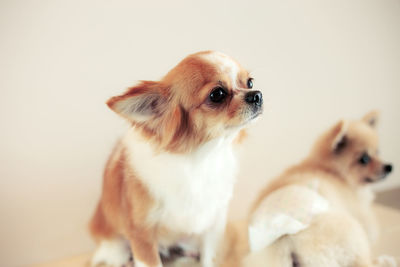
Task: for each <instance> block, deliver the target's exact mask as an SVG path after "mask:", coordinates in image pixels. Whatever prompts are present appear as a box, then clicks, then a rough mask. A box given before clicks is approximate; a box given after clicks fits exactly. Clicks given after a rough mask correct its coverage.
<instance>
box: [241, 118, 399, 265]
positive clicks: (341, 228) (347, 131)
mask: <svg viewBox="0 0 400 267" xmlns="http://www.w3.org/2000/svg"><path fill="white" fill-rule="evenodd" d="M377 122H378V114H377V112H371V113H368V114H367V115H365V116H364V117H363V118H362V119H361V120H356V121H346V120H343V121H340V122H338V123H337V124H336V125H335V126H334V127H332V128H331V129H329V130H328V131H327V132H326V133H325V134H323V135H322V136H321V137H320V138H319V139H318V141H317V142H316V144H315V146H314V148H313V149H312V151H311V153H310V155H309V156H308V157H307V158H306V159H305V160H304V161H303V162H302V163H300V164H298V165H296V166H294V167H292V168H290V169H289V170H287V171H286V172H284V173H283V175H281V176H280V177H278V178H277V179H275V180H274V181H273V182H272V183H270V185H269V186H267V187H266V188H265V189H264V190H263V191H262V192H261V194H260V196H259V197H258V199H257V201H256V202H255V205H254V207H253V210H252V212H251V216H250V220H249V237H248V238H249V241H250V250H251V251H252V252H251V253H250V254H249V255H247V256H246V257H245V260H244V262H243V265H242V266H252V267H253V266H276V267H299V266H302V267H321V266H327V267H331V266H332V267H333V266H352V267H368V266H396V263H395V261H394V259H392V258H390V257H380V258H378V259H376V260H374V259H372V254H371V251H370V244H371V241H373V240H374V239H376V237H377V224H376V221H375V218H374V216H373V213H372V210H371V202H372V201H373V193H372V191H371V189H370V187H369V186H368V185H370V184H371V183H373V182H376V181H379V180H382V179H383V178H385V177H386V176H387V175H388V174H389V173H390V172H391V171H392V169H393V167H392V165H390V164H387V163H383V162H382V161H381V160H380V159H379V156H378V137H377V133H376V125H377ZM263 218H264V219H265V218H267V219H266V220H264V219H263ZM271 227H272V228H273V227H276V228H273V229H272V230H273V231H271V230H270V228H271ZM267 239H268V240H267ZM266 240H267V241H266ZM262 242H264V243H262ZM242 254H243V252H242Z"/></svg>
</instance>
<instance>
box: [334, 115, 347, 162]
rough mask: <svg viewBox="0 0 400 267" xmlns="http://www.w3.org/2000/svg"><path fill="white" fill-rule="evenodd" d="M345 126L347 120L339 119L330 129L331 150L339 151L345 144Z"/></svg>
mask: <svg viewBox="0 0 400 267" xmlns="http://www.w3.org/2000/svg"><path fill="white" fill-rule="evenodd" d="M347 128H348V122H347V121H345V120H341V121H339V122H338V123H337V124H336V125H335V126H334V127H333V129H332V138H333V141H332V151H333V152H334V153H336V154H337V153H340V152H341V151H342V150H343V149H344V148H345V147H346V145H347V142H348V138H347V136H346V134H347Z"/></svg>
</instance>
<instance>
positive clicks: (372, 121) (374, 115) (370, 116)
mask: <svg viewBox="0 0 400 267" xmlns="http://www.w3.org/2000/svg"><path fill="white" fill-rule="evenodd" d="M361 120H362V121H363V122H365V123H367V124H368V125H369V126H371V127H372V128H376V126H377V125H378V121H379V111H377V110H373V111H370V112H368V113H367V114H365V115H364V117H363V118H362V119H361Z"/></svg>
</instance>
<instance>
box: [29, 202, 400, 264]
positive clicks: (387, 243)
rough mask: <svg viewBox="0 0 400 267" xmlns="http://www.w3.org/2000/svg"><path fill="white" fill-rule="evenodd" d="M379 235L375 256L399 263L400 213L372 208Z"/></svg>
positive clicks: (85, 259) (83, 260) (75, 260)
mask: <svg viewBox="0 0 400 267" xmlns="http://www.w3.org/2000/svg"><path fill="white" fill-rule="evenodd" d="M374 209H375V212H376V215H377V218H378V220H379V224H380V226H381V235H380V239H379V240H378V242H377V244H376V245H374V248H373V249H374V253H375V255H390V256H393V257H395V258H396V259H397V261H398V262H400V211H399V210H397V209H393V208H389V207H386V206H381V205H376V206H375V207H374ZM90 256H91V253H90V252H89V253H84V254H82V255H78V256H74V257H70V258H66V259H60V260H59V261H53V262H48V263H42V264H36V265H31V266H32V267H82V266H89V260H90Z"/></svg>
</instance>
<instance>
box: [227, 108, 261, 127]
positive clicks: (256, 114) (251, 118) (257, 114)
mask: <svg viewBox="0 0 400 267" xmlns="http://www.w3.org/2000/svg"><path fill="white" fill-rule="evenodd" d="M261 114H262V110H260V111H257V112H254V113H253V114H251V115H250V116H249V117H248V118H246V119H244V120H243V121H242V122H240V123H239V124H235V125H227V126H226V129H228V130H229V129H241V128H244V127H246V126H247V125H249V124H252V123H253V122H255V121H257V120H258V118H259V117H260V115H261Z"/></svg>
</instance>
